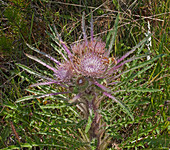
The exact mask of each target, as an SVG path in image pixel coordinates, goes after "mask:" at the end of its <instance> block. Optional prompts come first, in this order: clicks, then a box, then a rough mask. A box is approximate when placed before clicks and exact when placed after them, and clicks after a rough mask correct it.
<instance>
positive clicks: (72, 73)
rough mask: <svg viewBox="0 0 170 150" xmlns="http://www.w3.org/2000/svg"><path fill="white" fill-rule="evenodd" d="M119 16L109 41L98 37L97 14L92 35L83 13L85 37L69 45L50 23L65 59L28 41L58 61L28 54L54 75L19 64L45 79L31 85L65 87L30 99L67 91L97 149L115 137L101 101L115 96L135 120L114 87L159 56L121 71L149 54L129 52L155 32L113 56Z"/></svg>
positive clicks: (67, 96)
mask: <svg viewBox="0 0 170 150" xmlns="http://www.w3.org/2000/svg"><path fill="white" fill-rule="evenodd" d="M118 20H119V16H117V18H116V21H115V25H114V30H113V31H112V32H110V33H109V35H108V37H107V40H106V43H105V42H103V41H102V40H101V39H100V38H95V37H94V31H93V17H91V23H90V26H91V27H90V28H91V32H90V39H89V38H88V37H87V34H86V26H85V17H84V15H83V17H82V33H83V40H82V41H80V42H78V43H75V44H72V45H70V46H68V45H67V44H66V43H65V42H64V41H63V40H62V39H61V37H60V36H59V34H58V32H57V30H56V27H55V26H53V27H51V26H50V30H51V32H52V34H49V33H48V34H49V36H50V37H51V38H52V40H53V41H54V42H55V43H56V44H57V45H59V46H60V47H61V49H59V48H56V45H54V44H52V46H53V47H54V48H55V49H56V50H57V52H58V53H59V54H60V55H61V56H62V57H63V59H62V61H59V60H57V59H55V58H54V57H52V56H50V55H48V54H46V53H44V52H42V51H39V50H38V49H36V48H34V47H32V46H31V45H29V44H27V45H28V47H29V48H30V49H32V50H34V51H36V52H37V53H40V54H42V55H44V56H45V57H47V58H49V59H50V60H51V61H52V62H54V64H55V67H54V66H51V65H49V64H47V63H45V62H44V61H42V60H40V59H38V58H37V57H35V56H32V55H29V54H26V56H27V57H29V58H30V59H33V60H35V61H36V62H38V63H40V64H41V65H43V66H45V67H46V68H48V69H49V70H51V71H52V72H53V76H52V77H47V76H44V75H41V74H40V73H37V72H36V73H35V72H33V71H31V70H30V68H28V67H26V66H24V65H21V64H18V65H19V66H20V67H21V68H23V69H24V70H26V71H28V72H30V73H32V74H35V75H37V76H38V77H40V78H41V79H43V80H44V82H39V83H35V84H33V85H31V87H36V86H43V85H49V86H50V85H56V87H57V88H60V87H62V90H61V91H60V92H54V93H46V94H43V95H34V96H32V97H30V96H29V97H27V99H31V98H42V97H47V96H54V95H66V96H65V100H67V102H68V103H71V104H73V105H76V106H77V108H78V109H79V110H80V111H81V115H82V117H83V118H84V119H85V120H86V121H87V123H86V125H85V128H84V129H85V131H84V134H86V135H87V136H88V138H89V141H88V142H90V143H91V142H93V141H95V143H96V145H95V148H96V150H103V149H106V148H107V146H108V144H109V142H110V139H111V137H110V136H109V133H107V123H106V122H105V121H104V119H103V118H102V115H101V113H100V104H101V102H102V101H103V100H104V99H111V100H112V101H113V102H114V103H117V104H118V105H119V106H120V107H121V108H122V110H123V111H124V112H125V113H127V114H128V115H129V117H131V119H132V120H134V117H133V115H132V113H131V111H130V109H129V107H128V106H126V105H125V104H124V103H123V102H122V101H120V100H119V99H117V98H116V97H115V96H114V94H115V93H118V92H120V91H113V88H112V87H113V86H117V84H118V83H119V82H118V81H117V79H119V78H120V77H121V75H122V74H124V73H127V72H129V71H131V70H134V69H137V68H140V67H143V66H145V65H147V64H149V63H152V62H153V61H154V60H156V59H157V58H155V59H152V60H149V61H148V62H146V63H144V64H142V65H139V66H136V67H134V68H131V69H129V70H126V71H124V72H121V71H120V70H121V69H120V68H121V67H122V66H123V65H125V64H126V63H129V62H131V61H134V60H137V59H141V58H144V57H146V55H140V56H136V57H135V56H132V57H131V58H129V59H127V58H128V56H130V55H131V54H132V53H133V52H134V51H135V50H136V49H138V48H140V47H141V46H142V45H143V44H144V43H145V42H146V41H147V40H148V39H149V38H150V36H151V35H148V36H147V37H146V38H145V39H143V40H142V41H141V42H140V43H139V44H137V45H136V46H135V47H133V48H132V50H130V51H129V52H127V53H126V54H125V55H123V56H122V57H119V58H115V57H113V56H111V53H112V48H113V43H114V41H115V37H116V32H117V27H118ZM106 47H107V48H106ZM147 55H148V54H147ZM21 101H23V98H21V99H19V100H18V101H17V102H21ZM70 107H71V106H70ZM87 149H88V148H87Z"/></svg>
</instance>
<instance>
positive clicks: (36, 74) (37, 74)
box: [16, 63, 56, 82]
mask: <svg viewBox="0 0 170 150" xmlns="http://www.w3.org/2000/svg"><path fill="white" fill-rule="evenodd" d="M16 65H17V66H19V67H20V68H22V69H24V70H25V71H27V72H29V73H30V74H33V75H35V76H38V77H40V78H42V79H46V80H49V81H52V82H56V81H55V80H53V79H51V78H49V77H46V76H44V75H42V74H40V73H38V72H36V71H34V70H32V69H31V68H29V67H27V66H25V65H22V64H18V63H17V64H16Z"/></svg>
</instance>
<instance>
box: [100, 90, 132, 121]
mask: <svg viewBox="0 0 170 150" xmlns="http://www.w3.org/2000/svg"><path fill="white" fill-rule="evenodd" d="M103 94H104V95H106V96H107V97H109V98H111V99H112V100H113V101H115V102H116V103H117V104H118V105H120V106H121V107H122V108H123V110H124V111H125V112H126V113H127V114H128V115H129V116H130V117H131V119H132V120H133V121H134V117H133V115H132V113H131V112H130V110H129V109H128V108H127V107H126V106H125V104H124V103H123V102H121V101H119V100H117V99H116V98H115V97H114V96H112V95H111V94H109V93H107V92H103Z"/></svg>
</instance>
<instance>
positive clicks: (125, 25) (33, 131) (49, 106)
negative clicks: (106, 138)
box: [0, 0, 170, 149]
mask: <svg viewBox="0 0 170 150" xmlns="http://www.w3.org/2000/svg"><path fill="white" fill-rule="evenodd" d="M0 3H2V5H1V6H0V9H1V24H0V33H1V37H0V66H1V69H0V75H1V78H0V83H1V85H0V96H1V99H0V104H1V105H0V122H1V123H0V148H1V149H24V148H30V149H31V148H32V149H33V148H35V147H37V148H40V149H54V148H55V149H90V148H91V147H95V141H94V143H91V145H90V146H89V145H87V143H88V142H89V139H88V137H87V136H88V135H87V134H86V133H85V132H84V131H85V126H86V123H87V122H86V120H83V119H82V118H81V113H80V112H79V111H78V110H77V108H76V107H75V106H74V105H71V104H69V105H68V103H67V102H65V101H64V96H62V95H60V96H53V97H48V98H34V99H31V100H30V99H29V100H24V101H22V102H20V103H17V100H18V99H20V98H23V97H24V96H29V95H36V94H42V93H46V91H51V92H53V91H57V92H58V91H62V90H63V89H62V88H61V89H56V87H55V86H54V85H53V86H43V87H38V88H29V87H28V86H29V85H30V84H33V83H35V82H36V81H38V80H39V78H37V77H35V76H34V75H30V74H28V73H27V72H25V71H23V70H22V69H20V68H19V67H18V66H17V65H16V63H21V64H24V65H26V66H29V67H30V68H33V70H38V68H40V69H39V70H38V71H41V72H42V73H43V74H51V72H48V71H46V70H45V68H43V67H42V66H39V65H38V64H36V63H35V62H33V61H31V60H29V59H28V58H26V57H25V55H24V52H26V53H31V54H32V55H37V54H36V53H34V52H32V51H30V49H29V48H28V47H27V46H26V44H25V42H27V43H29V44H31V45H34V47H36V48H38V49H40V50H42V51H44V52H46V53H48V54H51V55H53V56H56V57H57V58H58V59H61V58H60V56H59V55H58V54H56V52H55V51H53V50H52V48H51V45H50V43H51V39H50V37H49V36H48V34H46V32H45V31H48V32H49V24H55V25H56V27H57V30H58V32H59V33H60V35H61V37H62V38H63V40H64V41H65V42H66V43H68V44H71V43H74V42H75V41H77V40H79V37H80V36H81V34H82V32H81V18H82V12H83V11H85V14H86V24H89V22H90V10H92V11H93V15H94V31H95V36H97V37H98V36H99V37H101V38H102V39H103V40H104V41H105V40H106V38H107V35H108V34H109V33H110V31H111V30H112V27H113V25H114V21H115V19H116V16H117V13H118V12H119V15H120V20H119V25H118V30H117V36H116V38H115V42H114V43H113V55H114V56H115V57H119V56H122V55H123V54H124V53H125V52H127V51H129V50H130V49H131V48H132V47H133V46H135V45H136V44H137V43H139V42H140V41H141V40H142V39H143V38H144V37H145V34H144V33H147V32H148V30H149V29H148V22H149V23H150V27H151V29H150V30H151V32H152V33H153V36H152V39H151V40H152V46H151V47H150V48H151V49H150V52H151V59H152V58H155V57H156V56H159V55H161V54H164V57H160V58H159V59H157V60H156V61H154V62H153V63H151V64H150V65H147V66H146V67H145V70H143V69H141V68H138V69H136V70H132V71H130V72H128V73H125V74H123V75H122V76H121V78H120V79H119V80H121V81H122V82H121V84H119V86H116V87H114V88H115V89H117V90H120V89H122V90H123V89H131V91H130V90H129V91H128V90H126V91H125V92H121V93H116V96H117V97H118V98H119V99H120V100H123V102H124V103H126V104H127V106H128V107H129V108H130V109H131V110H132V112H133V116H134V117H135V121H134V122H132V120H131V119H130V118H129V117H128V116H127V114H126V113H124V112H123V111H122V109H120V107H119V106H118V105H115V104H113V103H112V102H111V101H110V100H108V99H106V100H105V101H103V102H102V104H101V108H103V109H102V111H101V114H102V116H103V118H104V120H105V122H106V123H107V125H108V126H107V127H106V128H107V131H108V132H109V133H110V137H111V138H110V141H111V142H110V144H109V146H108V149H146V148H148V149H149V148H150V149H168V147H169V146H170V145H169V144H170V143H169V141H170V139H169V134H170V131H169V121H170V119H169V118H170V116H169V68H168V67H169V39H170V38H169V35H168V32H169V27H168V23H169V7H168V6H169V1H166V0H164V1H158V0H153V1H150V0H145V1H141V0H139V1H135V2H133V1H124V3H123V2H122V1H120V2H119V3H118V1H116V0H113V1H110V3H109V2H108V1H96V0H93V1H89V0H85V1H80V2H79V1H76V0H66V1H59V2H57V1H48V0H46V1H43V0H35V1H29V0H25V1H17V0H11V1H9V2H5V1H1V2H0ZM87 30H89V29H88V28H87ZM88 36H89V35H88ZM147 52H148V47H147V46H146V45H145V46H144V48H143V50H142V49H139V50H138V51H137V52H136V54H138V53H141V54H146V53H147ZM145 62H146V59H144V58H143V59H140V60H136V61H133V62H132V63H128V64H126V65H125V67H124V68H122V71H123V70H126V69H128V68H130V67H132V66H135V65H137V64H141V63H145ZM37 66H38V67H37ZM132 88H133V89H135V90H132ZM154 89H157V90H155V91H154ZM137 90H138V91H137ZM38 92H40V93H38Z"/></svg>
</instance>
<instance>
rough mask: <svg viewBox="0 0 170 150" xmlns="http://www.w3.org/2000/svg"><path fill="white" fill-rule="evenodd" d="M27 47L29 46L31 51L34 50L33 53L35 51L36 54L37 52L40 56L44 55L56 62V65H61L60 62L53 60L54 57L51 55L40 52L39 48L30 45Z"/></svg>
mask: <svg viewBox="0 0 170 150" xmlns="http://www.w3.org/2000/svg"><path fill="white" fill-rule="evenodd" d="M27 46H28V47H29V48H30V49H32V50H33V51H35V52H37V53H39V54H42V55H44V56H45V57H47V58H49V59H51V60H52V61H54V62H55V63H56V64H58V65H60V62H59V61H58V60H56V59H55V58H53V57H52V56H50V55H48V54H46V53H44V52H41V51H39V50H38V49H37V48H35V47H32V46H31V45H29V44H27Z"/></svg>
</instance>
